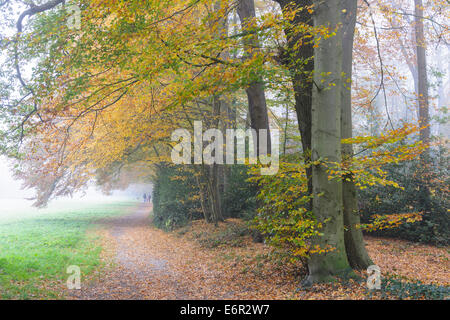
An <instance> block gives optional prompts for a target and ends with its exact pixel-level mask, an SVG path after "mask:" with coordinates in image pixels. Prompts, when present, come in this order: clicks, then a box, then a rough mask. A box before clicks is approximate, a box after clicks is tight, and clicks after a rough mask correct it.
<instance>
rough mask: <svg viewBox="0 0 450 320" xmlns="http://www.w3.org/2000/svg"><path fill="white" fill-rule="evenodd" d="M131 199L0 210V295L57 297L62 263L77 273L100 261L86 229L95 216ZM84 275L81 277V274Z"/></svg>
mask: <svg viewBox="0 0 450 320" xmlns="http://www.w3.org/2000/svg"><path fill="white" fill-rule="evenodd" d="M135 205H136V203H135V202H111V203H102V204H87V205H80V204H74V203H73V202H69V203H68V204H67V205H65V206H64V205H63V206H61V205H60V206H58V207H57V208H52V209H48V210H44V211H40V212H34V213H33V214H28V215H27V214H26V213H25V212H15V214H14V218H13V219H12V218H11V214H9V215H8V213H7V212H6V213H5V215H4V217H7V218H4V219H2V218H1V217H2V215H1V212H0V299H54V298H60V297H61V296H60V293H61V288H62V285H63V284H64V283H65V281H66V279H67V277H68V276H69V275H68V274H67V273H66V270H67V267H68V266H69V265H77V266H79V267H80V268H81V273H82V277H83V276H85V275H87V274H89V273H90V272H92V271H93V270H94V269H95V268H99V267H101V263H100V252H101V247H100V246H99V244H98V241H96V239H95V238H94V236H92V235H88V233H86V231H87V230H88V229H89V228H95V227H96V225H95V224H94V223H93V221H95V220H97V219H99V218H105V217H112V216H117V215H120V214H123V213H124V212H125V211H126V209H128V208H130V207H132V206H135ZM82 279H83V278H82Z"/></svg>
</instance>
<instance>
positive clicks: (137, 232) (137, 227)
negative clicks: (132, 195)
mask: <svg viewBox="0 0 450 320" xmlns="http://www.w3.org/2000/svg"><path fill="white" fill-rule="evenodd" d="M133 211H134V212H132V213H130V214H127V215H125V216H122V217H118V218H112V219H103V220H100V221H99V224H100V225H101V226H102V228H101V231H100V233H101V235H102V237H103V238H104V242H105V243H104V247H105V249H106V255H107V256H109V260H113V265H111V266H110V267H108V268H106V270H103V272H102V273H101V274H98V275H97V276H95V277H94V278H93V279H90V280H87V281H84V280H83V279H82V289H81V290H71V291H69V292H68V297H69V298H70V299H89V300H90V299H95V300H102V299H127V300H129V299H191V298H192V299H194V298H206V297H207V295H208V292H205V294H204V295H203V294H201V293H200V292H198V290H193V288H192V287H191V286H190V284H189V283H188V281H187V278H186V275H183V274H180V273H178V272H177V271H175V270H172V268H171V267H170V266H169V265H168V261H167V260H166V259H164V256H167V255H169V256H171V257H173V255H174V254H179V253H177V252H174V250H171V248H170V247H167V243H165V244H164V243H161V242H164V239H160V236H161V234H160V231H159V230H156V229H154V228H153V227H151V226H150V220H149V214H150V212H151V206H149V205H145V204H142V205H140V206H139V207H138V208H135V209H134V210H133ZM149 239H152V240H156V241H158V240H157V239H159V243H155V242H154V241H148V240H149ZM161 240H162V241H161ZM165 245H166V246H165ZM111 258H112V259H111ZM223 298H230V296H228V297H223Z"/></svg>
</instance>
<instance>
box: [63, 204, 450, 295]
mask: <svg viewBox="0 0 450 320" xmlns="http://www.w3.org/2000/svg"><path fill="white" fill-rule="evenodd" d="M151 209H152V208H151V206H149V205H147V204H141V205H140V206H138V207H137V208H133V209H132V210H131V211H130V212H129V213H128V214H126V215H124V216H121V217H117V218H110V219H103V220H100V221H98V224H99V226H100V229H99V231H98V232H99V233H100V236H101V238H102V241H103V244H102V246H103V248H104V252H103V258H104V260H105V261H106V262H112V264H110V265H108V266H107V267H106V268H102V269H101V270H100V271H99V273H97V274H94V275H92V276H90V278H89V279H85V278H82V282H81V286H82V288H81V290H71V291H68V292H67V293H66V297H67V298H68V299H95V300H102V299H127V300H129V299H158V300H163V299H365V298H367V294H366V287H365V282H364V281H363V282H361V283H356V282H351V283H347V284H342V285H335V284H326V285H325V284H324V285H318V286H315V287H314V288H311V289H301V290H300V289H299V287H300V279H301V277H302V275H296V274H294V273H292V272H291V271H292V270H291V269H289V268H286V266H283V265H280V264H279V263H277V260H273V261H272V260H270V259H269V260H264V259H266V258H264V257H268V254H269V253H270V248H268V247H267V246H265V245H263V244H256V243H253V242H251V239H249V240H248V241H249V242H247V243H246V244H245V245H244V246H230V245H228V246H225V247H218V248H214V249H207V248H205V247H202V246H201V245H200V244H199V241H198V239H199V238H198V236H199V235H201V234H205V233H206V234H210V233H211V232H213V231H214V230H215V228H214V227H213V226H212V225H210V224H206V223H205V222H204V221H194V222H192V226H191V227H189V228H187V229H186V230H185V232H183V233H182V232H181V231H178V232H172V233H167V232H164V231H162V230H159V229H157V228H155V227H153V226H152V225H151V223H150V218H149V215H150V212H151ZM231 225H232V222H226V223H223V224H222V225H221V227H222V228H227V226H228V227H229V226H231ZM193 239H196V240H195V241H193ZM366 242H367V243H368V250H369V253H370V255H371V257H373V259H374V261H375V263H376V264H377V265H379V266H380V268H381V269H382V270H383V272H386V273H390V274H400V275H402V276H403V277H407V278H410V279H420V280H421V281H423V282H424V283H438V284H444V285H448V270H449V260H448V256H449V254H448V251H447V249H446V248H435V247H431V246H427V245H418V244H414V243H409V242H406V241H400V240H389V241H387V240H382V239H377V238H368V239H366ZM263 262H264V263H263ZM296 270H297V269H295V270H294V271H296ZM303 276H304V275H303ZM363 276H364V274H363Z"/></svg>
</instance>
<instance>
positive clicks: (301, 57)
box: [277, 0, 314, 206]
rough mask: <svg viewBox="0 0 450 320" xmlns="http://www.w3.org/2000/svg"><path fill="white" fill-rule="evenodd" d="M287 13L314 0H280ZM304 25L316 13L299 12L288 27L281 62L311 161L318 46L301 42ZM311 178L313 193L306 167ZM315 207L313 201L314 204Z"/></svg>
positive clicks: (306, 160) (308, 22)
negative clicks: (288, 81) (289, 84)
mask: <svg viewBox="0 0 450 320" xmlns="http://www.w3.org/2000/svg"><path fill="white" fill-rule="evenodd" d="M277 2H278V3H279V4H280V6H281V10H282V11H283V14H286V13H287V12H289V10H290V9H295V8H305V7H308V6H311V5H312V4H313V1H312V0H295V1H291V0H277ZM301 24H306V25H309V26H313V24H314V22H313V18H312V15H311V14H310V13H309V12H308V10H299V11H297V13H296V15H295V17H294V19H293V21H292V24H291V26H292V27H287V28H286V29H285V30H284V32H285V34H286V40H287V43H286V49H285V50H284V51H283V52H282V53H281V62H282V63H283V64H284V65H285V66H286V68H287V69H288V70H289V72H290V74H291V79H292V86H293V89H294V97H295V112H296V115H297V121H298V128H299V131H300V135H301V138H302V149H303V156H304V158H305V162H306V163H308V162H310V160H311V104H312V86H313V84H312V81H311V78H310V75H311V74H312V72H313V70H314V48H313V43H308V42H302V44H301V45H299V44H300V42H301V41H302V38H303V36H304V35H303V34H299V33H298V32H297V31H296V30H295V27H296V26H299V25H301ZM306 176H307V178H308V194H312V168H307V169H306ZM310 206H312V203H311V204H310Z"/></svg>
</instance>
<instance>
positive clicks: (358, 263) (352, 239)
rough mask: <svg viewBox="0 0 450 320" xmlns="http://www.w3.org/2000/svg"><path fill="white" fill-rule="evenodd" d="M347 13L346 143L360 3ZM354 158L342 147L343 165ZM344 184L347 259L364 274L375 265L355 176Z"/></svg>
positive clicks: (346, 3)
mask: <svg viewBox="0 0 450 320" xmlns="http://www.w3.org/2000/svg"><path fill="white" fill-rule="evenodd" d="M341 1H342V7H343V8H344V10H345V12H344V13H343V17H342V31H343V35H342V36H343V39H342V72H344V73H345V76H344V78H343V83H342V86H341V135H342V139H348V138H351V137H352V104H351V102H352V97H351V83H350V82H347V81H346V80H347V79H349V80H351V79H352V60H353V57H352V51H353V38H354V33H355V23H356V10H357V0H341ZM352 157H353V145H352V144H343V145H342V159H343V161H347V160H350V159H351V158H352ZM346 178H347V179H349V180H350V181H348V180H346V179H344V180H343V182H342V199H343V211H344V212H343V214H344V226H345V232H344V239H345V249H346V253H347V259H348V261H349V263H350V266H351V267H352V268H353V269H358V270H363V269H367V267H368V266H370V265H372V264H373V262H372V260H371V259H370V257H369V254H368V253H367V250H366V247H365V244H364V239H363V235H362V231H361V229H358V228H357V227H356V226H357V225H359V224H360V217H359V213H358V199H357V194H356V191H357V189H356V186H355V183H354V181H353V177H352V176H347V177H346Z"/></svg>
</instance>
